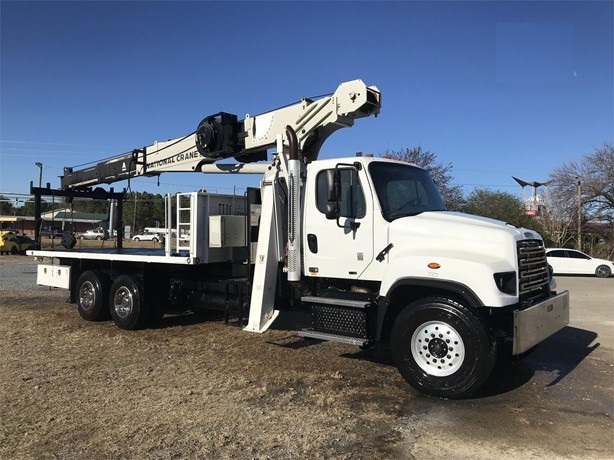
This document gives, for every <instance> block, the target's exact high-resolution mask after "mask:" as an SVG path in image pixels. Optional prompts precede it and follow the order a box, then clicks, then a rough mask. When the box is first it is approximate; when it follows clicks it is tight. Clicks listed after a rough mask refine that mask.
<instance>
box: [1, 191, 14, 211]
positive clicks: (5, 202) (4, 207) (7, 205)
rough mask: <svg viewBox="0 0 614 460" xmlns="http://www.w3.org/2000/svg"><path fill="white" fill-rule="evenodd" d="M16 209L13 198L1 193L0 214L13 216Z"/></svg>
mask: <svg viewBox="0 0 614 460" xmlns="http://www.w3.org/2000/svg"><path fill="white" fill-rule="evenodd" d="M14 211H15V207H14V206H13V200H10V199H8V198H7V197H5V196H4V195H0V215H2V216H12V215H13V213H14Z"/></svg>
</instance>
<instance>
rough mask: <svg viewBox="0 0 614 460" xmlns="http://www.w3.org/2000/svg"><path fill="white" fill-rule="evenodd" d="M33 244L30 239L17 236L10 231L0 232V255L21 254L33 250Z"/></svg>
mask: <svg viewBox="0 0 614 460" xmlns="http://www.w3.org/2000/svg"><path fill="white" fill-rule="evenodd" d="M34 247H35V243H34V240H33V239H32V238H30V237H29V236H25V235H19V234H18V233H16V232H14V231H12V230H2V231H0V253H1V254H4V253H5V252H6V253H7V254H13V255H14V254H23V253H25V252H26V251H27V250H28V249H34Z"/></svg>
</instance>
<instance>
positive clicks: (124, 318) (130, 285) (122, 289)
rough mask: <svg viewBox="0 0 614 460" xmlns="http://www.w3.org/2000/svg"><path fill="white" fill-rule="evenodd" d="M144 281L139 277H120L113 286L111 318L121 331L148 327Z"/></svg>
mask: <svg viewBox="0 0 614 460" xmlns="http://www.w3.org/2000/svg"><path fill="white" fill-rule="evenodd" d="M144 299H145V298H144V295H143V280H142V278H141V277H140V276H138V275H120V276H118V277H117V278H116V279H115V281H113V285H112V286H111V295H110V298H109V305H110V309H111V317H112V318H113V321H114V322H115V324H116V325H117V327H119V328H120V329H129V330H132V329H141V328H143V327H145V326H146V324H147V319H148V316H149V311H148V310H147V308H146V306H145V303H144Z"/></svg>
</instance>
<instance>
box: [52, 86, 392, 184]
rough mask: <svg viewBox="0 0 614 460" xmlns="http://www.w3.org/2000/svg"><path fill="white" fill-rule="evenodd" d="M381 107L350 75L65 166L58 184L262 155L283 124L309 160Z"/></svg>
mask: <svg viewBox="0 0 614 460" xmlns="http://www.w3.org/2000/svg"><path fill="white" fill-rule="evenodd" d="M380 108H381V94H380V92H379V90H378V89H377V87H375V86H366V85H365V84H364V83H363V82H362V81H361V80H352V81H348V82H345V83H342V84H340V85H339V86H338V88H337V90H336V91H335V92H334V93H333V94H332V95H329V96H325V97H321V98H319V99H315V100H314V99H308V98H303V99H301V101H299V102H297V103H295V104H291V105H288V106H286V107H282V108H279V109H276V110H272V111H269V112H265V113H262V114H260V115H256V116H249V115H246V116H245V118H244V119H243V120H238V118H237V116H236V115H232V114H229V113H225V112H220V113H217V114H215V115H211V116H208V117H206V118H204V119H203V120H202V121H201V122H200V123H199V125H198V127H197V128H196V131H195V132H193V133H191V134H189V135H187V136H184V137H180V138H176V139H171V140H168V141H164V142H154V143H153V144H152V145H149V146H146V147H143V148H138V149H134V150H133V151H132V152H130V153H127V154H124V155H120V156H117V157H114V158H111V159H109V160H105V161H102V162H100V163H97V164H96V165H94V166H91V167H88V168H84V169H81V170H74V169H73V168H70V167H66V168H64V175H63V176H62V177H61V185H62V188H63V189H68V188H84V187H90V186H93V185H97V184H103V183H106V184H110V183H113V182H117V181H120V180H125V179H129V178H131V177H136V176H155V175H159V174H161V173H163V172H202V171H203V166H205V165H208V164H211V163H214V162H216V161H218V160H221V159H224V158H230V157H234V158H235V159H236V160H237V161H239V162H243V163H249V162H253V161H262V160H267V149H269V148H271V147H274V146H275V144H276V139H277V136H278V135H284V133H285V131H286V127H288V126H290V127H291V128H292V129H293V130H294V131H295V132H296V135H297V143H298V149H299V151H300V152H301V153H302V156H303V158H304V159H305V161H313V160H316V159H317V157H318V153H319V151H320V148H321V146H322V144H323V143H324V141H325V140H326V139H327V138H328V137H329V136H330V135H331V134H332V133H334V132H335V131H336V130H338V129H340V128H344V127H349V126H352V125H353V124H354V120H355V119H357V118H363V117H368V116H370V115H375V116H377V115H378V114H379V111H380ZM284 143H285V144H287V143H288V140H287V139H284Z"/></svg>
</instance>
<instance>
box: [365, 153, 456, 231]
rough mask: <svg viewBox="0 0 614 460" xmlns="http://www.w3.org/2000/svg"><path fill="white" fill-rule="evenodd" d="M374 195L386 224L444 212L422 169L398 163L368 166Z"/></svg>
mask: <svg viewBox="0 0 614 460" xmlns="http://www.w3.org/2000/svg"><path fill="white" fill-rule="evenodd" d="M369 172H370V173H371V178H372V179H373V184H374V186H375V192H376V193H377V198H378V199H379V203H380V206H381V208H382V213H383V215H384V218H385V219H386V220H387V221H392V220H394V219H398V218H399V217H405V216H415V215H416V214H420V213H422V212H425V211H445V210H446V208H445V205H444V204H443V200H442V199H441V196H440V195H439V192H438V191H437V188H436V187H435V184H434V183H433V179H432V178H431V176H430V175H429V173H427V172H426V171H425V170H424V169H420V168H417V167H415V166H412V165H409V164H407V165H404V164H398V163H385V162H373V163H371V164H370V165H369Z"/></svg>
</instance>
